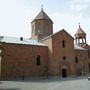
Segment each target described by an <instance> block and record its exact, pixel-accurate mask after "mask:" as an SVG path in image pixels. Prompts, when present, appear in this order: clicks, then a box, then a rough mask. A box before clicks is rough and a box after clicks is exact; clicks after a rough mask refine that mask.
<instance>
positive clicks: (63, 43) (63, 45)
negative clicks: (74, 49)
mask: <svg viewBox="0 0 90 90" xmlns="http://www.w3.org/2000/svg"><path fill="white" fill-rule="evenodd" d="M62 47H63V48H65V40H63V41H62Z"/></svg>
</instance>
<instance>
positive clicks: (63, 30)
mask: <svg viewBox="0 0 90 90" xmlns="http://www.w3.org/2000/svg"><path fill="white" fill-rule="evenodd" d="M60 32H65V33H66V34H68V35H69V36H70V37H71V38H72V39H74V38H73V37H72V36H71V35H70V34H69V33H68V32H67V31H66V30H65V29H62V30H60V31H58V32H56V33H54V34H51V35H49V36H47V37H45V38H43V39H42V40H40V41H44V40H46V39H48V38H50V37H53V36H54V35H56V34H58V33H60Z"/></svg>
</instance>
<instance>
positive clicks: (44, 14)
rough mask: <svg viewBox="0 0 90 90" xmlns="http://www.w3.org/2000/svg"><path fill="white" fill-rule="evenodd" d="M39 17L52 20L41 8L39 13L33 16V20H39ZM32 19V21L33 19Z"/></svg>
mask: <svg viewBox="0 0 90 90" xmlns="http://www.w3.org/2000/svg"><path fill="white" fill-rule="evenodd" d="M40 19H45V20H50V21H51V22H52V20H51V19H50V17H49V16H48V15H47V14H46V13H45V12H44V10H43V8H41V11H40V12H39V14H38V15H37V16H36V17H35V19H34V20H40ZM34 20H33V21H34Z"/></svg>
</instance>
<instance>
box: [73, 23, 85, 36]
mask: <svg viewBox="0 0 90 90" xmlns="http://www.w3.org/2000/svg"><path fill="white" fill-rule="evenodd" d="M79 34H83V35H86V33H85V32H84V31H83V29H82V28H81V27H80V25H79V28H78V30H77V32H76V34H75V35H79Z"/></svg>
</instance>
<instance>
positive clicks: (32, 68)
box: [0, 8, 90, 79]
mask: <svg viewBox="0 0 90 90" xmlns="http://www.w3.org/2000/svg"><path fill="white" fill-rule="evenodd" d="M31 28H32V29H31V30H32V33H31V38H29V39H25V38H23V37H20V38H16V37H7V36H0V78H1V79H4V78H29V77H49V76H50V77H69V76H80V75H88V74H90V46H89V45H88V44H87V41H86V33H85V32H84V30H83V29H82V28H81V26H80V24H79V27H78V29H77V30H76V31H77V32H76V33H75V38H73V37H72V36H71V35H70V34H69V33H68V32H67V31H66V30H65V29H62V30H60V31H58V32H56V33H53V21H52V20H51V19H50V17H49V16H48V15H47V14H46V13H45V12H44V10H43V8H41V11H40V12H39V14H38V15H37V16H36V17H35V19H34V20H33V21H32V22H31Z"/></svg>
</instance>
